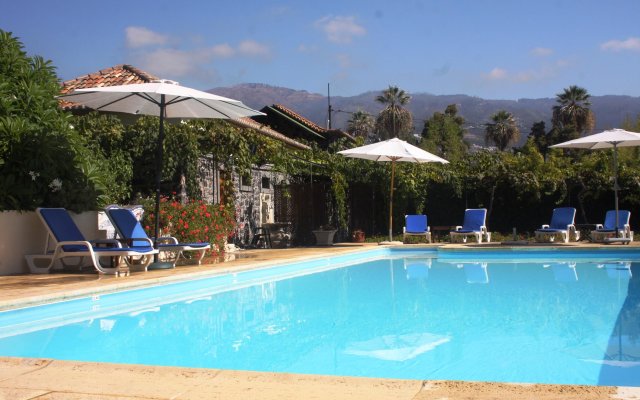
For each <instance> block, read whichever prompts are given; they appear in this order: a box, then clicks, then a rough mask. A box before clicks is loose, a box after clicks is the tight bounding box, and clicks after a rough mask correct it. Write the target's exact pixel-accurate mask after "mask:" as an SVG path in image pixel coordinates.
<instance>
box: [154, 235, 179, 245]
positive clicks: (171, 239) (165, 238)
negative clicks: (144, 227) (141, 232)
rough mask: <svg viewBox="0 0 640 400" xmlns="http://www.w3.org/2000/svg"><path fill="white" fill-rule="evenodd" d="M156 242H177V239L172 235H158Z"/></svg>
mask: <svg viewBox="0 0 640 400" xmlns="http://www.w3.org/2000/svg"><path fill="white" fill-rule="evenodd" d="M156 242H157V243H161V244H178V239H176V238H174V237H173V236H162V237H159V238H158V240H157V241H156Z"/></svg>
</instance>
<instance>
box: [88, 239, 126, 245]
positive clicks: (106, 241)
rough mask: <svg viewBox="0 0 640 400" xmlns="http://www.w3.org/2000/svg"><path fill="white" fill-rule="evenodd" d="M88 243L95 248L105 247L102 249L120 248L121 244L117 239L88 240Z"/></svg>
mask: <svg viewBox="0 0 640 400" xmlns="http://www.w3.org/2000/svg"><path fill="white" fill-rule="evenodd" d="M89 243H91V245H93V246H96V247H101V245H106V246H102V247H122V244H121V243H120V241H119V240H118V239H97V240H90V241H89Z"/></svg>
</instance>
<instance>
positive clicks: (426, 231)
mask: <svg viewBox="0 0 640 400" xmlns="http://www.w3.org/2000/svg"><path fill="white" fill-rule="evenodd" d="M407 236H424V237H425V238H426V239H427V242H428V243H431V228H430V227H429V225H428V224H427V216H426V215H405V216H404V227H403V228H402V241H403V242H404V241H405V240H406V238H407Z"/></svg>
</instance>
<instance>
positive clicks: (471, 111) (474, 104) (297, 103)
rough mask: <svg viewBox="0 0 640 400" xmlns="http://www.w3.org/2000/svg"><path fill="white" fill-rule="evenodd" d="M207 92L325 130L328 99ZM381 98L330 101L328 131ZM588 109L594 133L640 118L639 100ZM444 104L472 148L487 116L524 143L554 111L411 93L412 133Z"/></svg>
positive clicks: (529, 102) (544, 105)
mask: <svg viewBox="0 0 640 400" xmlns="http://www.w3.org/2000/svg"><path fill="white" fill-rule="evenodd" d="M210 92H213V93H215V94H218V95H221V96H226V97H230V98H233V99H237V100H240V101H242V102H243V103H245V104H247V105H248V106H250V107H253V108H256V109H260V108H262V107H264V106H266V105H271V104H275V103H278V104H283V105H284V106H286V107H289V108H291V109H292V110H294V111H296V112H298V113H299V114H300V115H302V116H304V117H306V118H308V119H310V120H311V121H313V122H315V123H317V124H319V125H321V126H327V120H328V112H327V109H328V102H327V97H326V96H325V95H322V94H317V93H309V92H307V91H300V90H293V89H287V88H282V87H275V86H269V85H264V84H255V83H248V84H242V85H236V86H231V87H220V88H214V89H211V90H210ZM380 92H381V91H371V92H366V93H362V94H360V95H357V96H351V97H341V96H335V97H331V106H332V108H333V110H334V113H333V118H332V127H334V128H341V129H344V128H345V127H346V124H347V121H348V120H349V117H350V114H349V112H353V111H357V110H364V111H367V112H369V113H371V114H373V115H376V114H377V113H378V112H379V111H380V110H381V109H382V106H381V105H380V104H378V103H376V101H375V97H376V96H377V95H378V94H379V93H380ZM591 103H592V106H591V108H592V110H593V111H594V113H595V117H596V131H599V130H604V129H608V128H615V127H619V126H620V124H621V123H622V121H623V120H624V119H625V117H632V118H635V117H636V116H638V115H640V97H630V96H612V95H611V96H593V97H592V98H591ZM449 104H457V105H458V110H459V113H460V114H461V115H462V116H463V117H464V118H465V119H466V120H467V124H468V129H469V132H470V137H469V138H468V139H469V140H470V141H472V142H474V143H483V140H484V139H483V132H484V130H483V126H482V124H484V123H486V122H488V121H489V117H490V116H491V114H493V113H495V112H496V111H498V110H501V109H504V110H507V111H509V112H511V113H513V114H514V115H515V116H516V118H517V119H518V121H519V123H520V130H521V131H522V140H524V139H526V136H527V134H528V133H529V131H530V129H531V125H532V124H533V123H534V122H537V121H545V123H546V124H547V128H549V127H550V126H551V122H550V121H551V108H552V107H553V106H554V105H555V98H543V99H519V100H485V99H482V98H479V97H471V96H467V95H440V96H436V95H432V94H427V93H411V102H410V103H409V105H408V107H407V108H408V109H409V110H410V111H411V112H412V113H413V117H414V119H415V127H416V133H419V132H420V131H422V126H423V123H424V120H426V119H428V118H429V117H431V115H432V114H433V113H434V112H436V111H440V112H442V111H444V109H445V108H446V107H447V105H449Z"/></svg>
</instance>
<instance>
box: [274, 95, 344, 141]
mask: <svg viewBox="0 0 640 400" xmlns="http://www.w3.org/2000/svg"><path fill="white" fill-rule="evenodd" d="M272 107H273V108H274V109H276V110H278V111H280V112H282V113H284V114H286V115H287V116H288V117H290V118H292V119H294V120H296V121H297V122H299V123H301V124H303V125H305V126H306V127H308V128H309V129H311V130H313V131H314V132H317V133H320V134H322V135H323V136H325V137H327V136H337V137H344V138H347V139H349V140H350V141H352V142H355V138H354V137H353V136H351V135H350V134H348V133H347V132H343V131H342V130H340V129H325V128H323V127H321V126H320V125H318V124H316V123H315V122H312V121H310V120H308V119H306V118H305V117H303V116H302V115H300V114H298V113H297V112H295V111H293V110H291V109H289V108H287V107H285V106H283V105H282V104H274V105H273V106H272Z"/></svg>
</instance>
